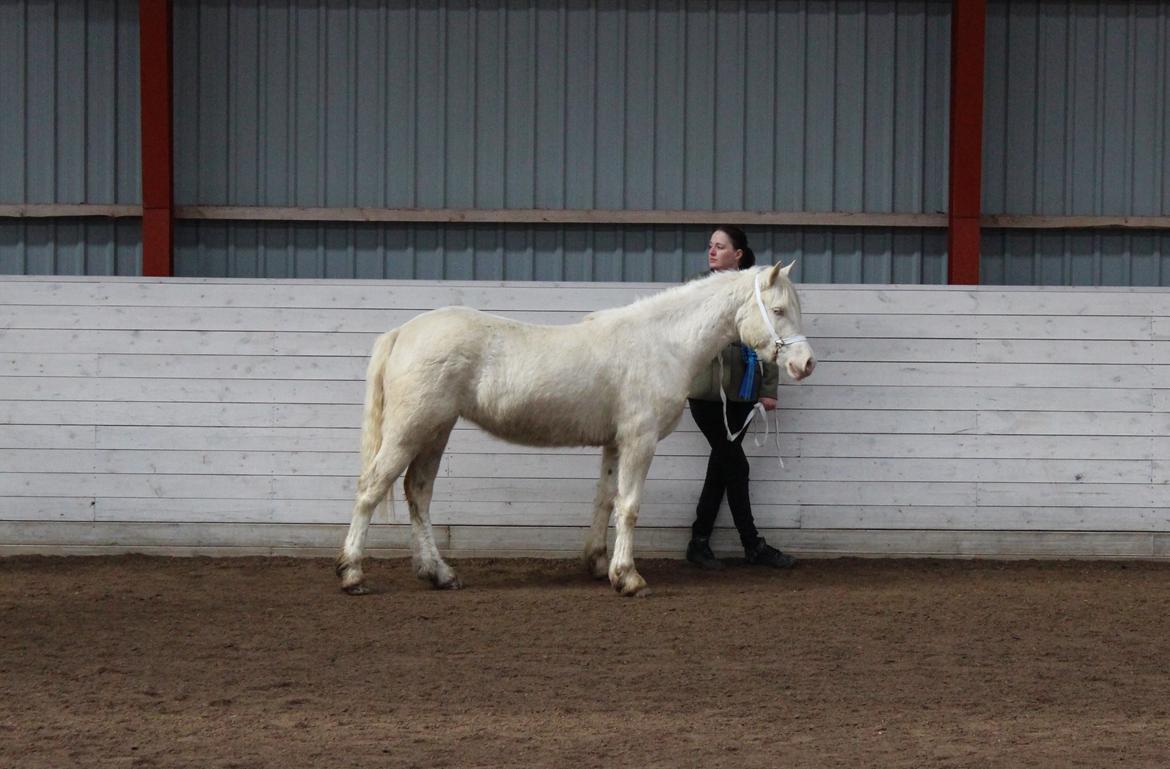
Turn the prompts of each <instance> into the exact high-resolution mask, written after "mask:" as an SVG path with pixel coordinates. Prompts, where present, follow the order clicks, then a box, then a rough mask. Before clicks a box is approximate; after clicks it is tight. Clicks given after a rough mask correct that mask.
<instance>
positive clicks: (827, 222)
mask: <svg viewBox="0 0 1170 769" xmlns="http://www.w3.org/2000/svg"><path fill="white" fill-rule="evenodd" d="M176 216H177V218H179V219H194V220H204V221H225V220H229V221H230V220H234V221H267V222H397V223H404V222H437V223H447V224H451V223H462V224H606V225H647V224H666V225H708V224H710V223H711V222H712V221H734V222H739V223H740V224H741V225H744V226H752V225H756V226H794V227H796V226H802V227H944V226H946V219H945V217H943V216H941V215H939V214H883V213H838V212H824V213H822V212H803V211H800V212H797V211H794V212H786V211H682V210H673V211H661V210H636V209H566V208H534V209H528V208H497V209H492V208H312V207H299V208H297V207H274V206H180V207H178V208H177V209H176Z"/></svg>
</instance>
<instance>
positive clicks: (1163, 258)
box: [980, 230, 1170, 286]
mask: <svg viewBox="0 0 1170 769" xmlns="http://www.w3.org/2000/svg"><path fill="white" fill-rule="evenodd" d="M982 250H983V259H982V265H981V271H982V276H981V279H980V282H981V283H984V284H986V285H1026V286H1170V232H1166V231H1164V230H1162V231H1155V230H1150V231H1131V230H1080V231H1076V230H1041V231H1036V230H999V231H996V230H989V231H985V232H984V235H983V244H982Z"/></svg>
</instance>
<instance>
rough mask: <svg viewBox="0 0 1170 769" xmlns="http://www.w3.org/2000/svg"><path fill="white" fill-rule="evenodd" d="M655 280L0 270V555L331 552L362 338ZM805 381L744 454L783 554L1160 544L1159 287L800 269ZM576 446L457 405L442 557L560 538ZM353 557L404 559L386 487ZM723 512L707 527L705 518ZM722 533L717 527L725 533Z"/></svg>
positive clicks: (1104, 551) (679, 538)
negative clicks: (824, 279) (818, 273)
mask: <svg viewBox="0 0 1170 769" xmlns="http://www.w3.org/2000/svg"><path fill="white" fill-rule="evenodd" d="M660 288H661V286H656V285H631V284H545V283H511V284H502V283H488V282H475V283H470V282H469V283H455V282H425V281H410V282H364V283H348V282H327V281H323V282H316V283H309V282H304V281H297V282H292V281H288V282H282V281H257V282H249V281H240V280H151V279H69V278H21V277H6V278H4V279H2V280H0V312H2V313H3V319H2V321H0V324H2V326H3V331H2V332H0V345H2V346H3V347H2V349H0V352H2V353H3V355H2V356H0V360H2V361H3V370H2V371H0V408H3V410H4V419H3V420H0V439H2V440H3V446H2V447H0V451H2V452H3V455H4V459H5V461H4V464H3V469H2V472H0V479H2V483H3V487H2V488H0V553H3V554H13V553H113V552H126V551H134V552H150V553H164V554H194V553H202V554H245V553H282V554H312V555H333V554H335V552H336V549H337V547H338V545H339V544H340V542H341V540H342V538H343V537H344V534H345V527H346V525H347V523H348V521H349V516H350V510H351V505H352V501H353V493H354V488H355V481H356V474H357V471H358V467H359V463H358V456H357V448H358V428H359V424H360V418H361V400H362V396H363V384H362V381H363V376H364V369H365V363H366V359H367V356H368V354H369V350H370V346H371V344H372V342H373V340H374V338H375V337H376V336H377V335H378V334H379V333H381V332H383V331H385V330H387V329H389V328H392V327H395V326H398V325H400V324H402V323H403V322H405V321H406V320H408V319H409V318H411V317H413V316H414V315H416V314H418V313H419V312H422V311H424V310H428V309H432V308H435V307H439V306H443V305H448V304H466V305H468V306H472V307H476V308H478V309H482V310H486V311H488V312H493V313H497V314H500V315H505V316H509V317H515V318H519V319H521V320H526V321H533V322H539V323H567V322H571V321H574V320H577V319H579V318H581V317H582V316H583V315H584V314H586V313H587V312H590V311H592V310H596V309H599V308H604V307H613V306H617V305H621V304H627V303H629V302H630V301H632V300H634V299H635V298H637V297H638V296H642V295H645V294H646V293H647V292H649V291H654V290H658V289H660ZM800 289H801V297H802V301H803V304H804V314H805V319H804V328H805V332H806V333H807V334H808V335H809V337H810V338H811V340H812V341H813V343H814V345H815V347H816V350H817V357H818V360H819V365H818V368H817V372H816V375H815V377H813V378H812V379H810V380H809V381H808V382H806V383H802V384H800V385H795V386H793V385H788V386H782V388H781V391H780V403H781V410H780V411H779V412H778V413H779V419H780V427H781V431H782V434H781V442H780V443H781V453H782V454H783V457H784V462H785V467H784V468H783V469H781V468H780V467H779V465H778V463H777V462H776V459H775V456H774V454H775V445H774V444H772V443H771V442H769V444H768V445H766V446H764V447H762V448H755V447H754V446H753V445H752V441H751V439H750V438H749V440H748V441H747V443H746V445H747V446H748V449H749V452H750V453H751V454H753V455H754V456H753V461H752V489H751V491H752V500H753V506H754V509H755V511H756V517H757V521H758V523H759V525H760V528H761V531H762V532H763V533H764V534H765V536H767V538H768V540H769V541H770V542H773V543H776V544H779V545H781V546H782V547H783V548H784V549H785V550H791V551H793V552H795V553H797V554H801V555H805V556H815V555H841V554H865V555H916V556H919V555H920V556H990V557H1118V558H1122V557H1124V558H1165V557H1166V556H1167V555H1168V554H1170V546H1168V542H1170V540H1168V539H1167V533H1166V532H1167V529H1168V528H1170V514H1168V511H1170V506H1168V504H1167V494H1166V488H1167V486H1166V484H1167V482H1168V481H1170V461H1167V460H1166V459H1165V457H1167V456H1170V394H1168V393H1170V390H1167V389H1166V388H1165V386H1164V383H1165V382H1166V381H1170V377H1168V376H1167V374H1168V373H1170V302H1167V301H1166V292H1165V291H1164V290H1158V289H1126V288H1117V289H1107V288H1079V289H1065V288H1020V289H1003V288H992V287H979V288H972V287H962V288H958V287H933V286H883V287H869V286H807V285H806V286H801V287H800ZM706 456H707V446H706V443H705V442H704V441H703V439H702V437H701V435H700V434H699V433H698V431H697V429H696V428H695V427H694V424H693V422H692V421H691V420H690V418H689V417H688V416H685V415H684V417H683V419H682V421H681V422H680V424H679V428H678V430H677V431H676V432H675V433H674V434H673V435H671V436H669V437H668V438H667V439H666V440H664V441H663V442H662V443H661V444H660V445H659V448H658V452H657V455H656V457H655V459H654V462H653V465H652V466H651V469H650V473H649V479H648V481H647V484H646V490H645V495H644V497H643V501H644V503H643V506H642V510H641V512H640V515H639V518H638V530H637V534H636V542H637V548H638V553H639V554H640V555H645V556H648V555H655V554H668V555H672V556H677V555H681V553H682V551H683V548H684V546H685V541H686V539H687V537H688V535H689V528H688V527H689V524H690V521H691V517H692V514H693V507H694V502H695V500H696V499H697V497H698V490H699V486H700V485H701V479H702V476H703V471H704V468H705V463H706ZM598 462H599V459H598V451H597V450H594V449H588V450H586V449H571V450H542V449H534V448H529V447H520V446H512V445H509V444H505V443H502V442H500V441H498V440H496V439H493V438H490V437H488V436H487V435H485V434H484V433H482V432H480V431H479V430H478V429H477V428H475V427H474V426H471V425H465V424H462V423H461V424H459V425H457V427H456V429H455V431H454V433H453V435H452V438H451V442H450V445H449V447H448V450H447V454H446V455H445V457H444V459H443V463H442V466H441V467H440V470H439V473H438V478H437V481H436V486H435V490H434V501H433V503H432V507H431V517H432V520H433V521H434V523H435V536H436V540H437V544H438V545H439V548H440V550H441V551H442V552H443V554H444V555H452V556H455V557H459V556H468V555H488V554H492V555H519V554H526V555H554V556H565V557H574V558H575V557H577V556H578V555H579V553H580V549H581V546H582V543H583V541H584V538H585V532H586V529H587V527H588V525H589V519H590V513H591V509H592V500H593V493H594V484H595V479H596V472H597V467H598ZM395 497H396V499H397V502H396V503H395V504H394V505H393V506H392V508H391V511H390V513H389V515H387V516H381V517H380V516H375V519H374V525H373V526H372V527H371V531H370V538H369V540H368V549H367V551H368V552H369V553H370V554H372V555H386V554H405V553H406V552H407V549H408V546H409V523H408V519H407V517H406V509H405V506H404V505H403V503H402V499H403V496H402V490H401V488H399V489H397V490H396V491H395ZM720 524H721V525H724V526H727V527H730V520H729V518H728V517H727V516H726V513H724V514H723V517H721V519H720ZM736 544H737V539H736V537H735V535H734V532H732V531H730V530H727V531H723V530H721V531H717V532H716V535H715V538H714V545H715V548H716V550H724V551H726V552H734V551H735V550H736Z"/></svg>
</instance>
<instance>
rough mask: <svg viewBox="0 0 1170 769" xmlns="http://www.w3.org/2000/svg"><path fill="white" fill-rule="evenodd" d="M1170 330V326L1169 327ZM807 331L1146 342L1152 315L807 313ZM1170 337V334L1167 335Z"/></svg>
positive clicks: (821, 335) (877, 336) (876, 336)
mask: <svg viewBox="0 0 1170 769" xmlns="http://www.w3.org/2000/svg"><path fill="white" fill-rule="evenodd" d="M1168 329H1170V327H1168ZM804 331H805V333H806V334H808V335H810V337H811V338H812V340H813V346H814V348H816V347H817V346H818V344H819V341H820V340H821V339H825V338H836V339H861V340H867V339H873V340H875V341H876V340H881V339H969V338H974V339H980V340H990V339H1043V340H1047V341H1070V340H1071V341H1081V340H1097V339H1101V340H1120V341H1131V340H1137V341H1146V340H1150V339H1151V338H1153V337H1152V335H1151V333H1150V319H1149V318H1147V317H1141V316H1134V317H1101V318H1089V317H1071V316H1063V315H1061V316H1051V315H1002V316H982V315H951V316H945V317H940V316H938V315H874V314H865V315H845V314H830V313H825V314H819V315H812V314H808V313H806V314H805V316H804ZM1166 338H1167V339H1170V336H1167V337H1166Z"/></svg>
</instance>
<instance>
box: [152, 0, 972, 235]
mask: <svg viewBox="0 0 1170 769" xmlns="http://www.w3.org/2000/svg"><path fill="white" fill-rule="evenodd" d="M949 7H950V6H949V3H947V2H937V1H935V2H909V3H901V2H899V3H894V2H868V3H863V2H841V3H830V2H781V3H758V2H739V3H726V2H720V3H716V2H694V1H693V0H692V1H689V2H686V3H681V2H668V1H665V0H664V1H663V2H649V1H648V0H627V1H625V2H614V1H612V0H611V1H610V2H601V3H585V2H576V1H575V0H562V1H561V2H557V3H536V2H509V3H503V2H478V3H469V2H466V1H465V2H458V1H456V2H416V3H412V4H406V3H395V4H389V5H388V4H384V3H372V2H338V1H337V0H329V1H327V2H323V3H319V4H291V5H287V4H284V3H273V4H266V3H259V4H252V3H248V4H236V3H221V2H210V1H206V2H196V0H180V2H177V3H176V6H175V63H176V114H177V115H178V116H179V117H180V119H179V120H178V121H177V123H176V147H177V157H176V161H177V168H176V202H177V203H178V204H180V205H183V204H196V203H202V204H207V205H272V206H287V205H294V206H371V207H391V208H395V207H434V208H444V207H446V208H534V207H536V208H603V209H604V208H614V209H723V210H786V211H802V210H809V211H867V212H911V213H922V212H937V211H942V210H945V206H946V199H945V185H946V131H947V127H946V119H945V118H946V103H947V89H948V87H949V85H948V78H949V57H948V48H949V39H948V36H949Z"/></svg>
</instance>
